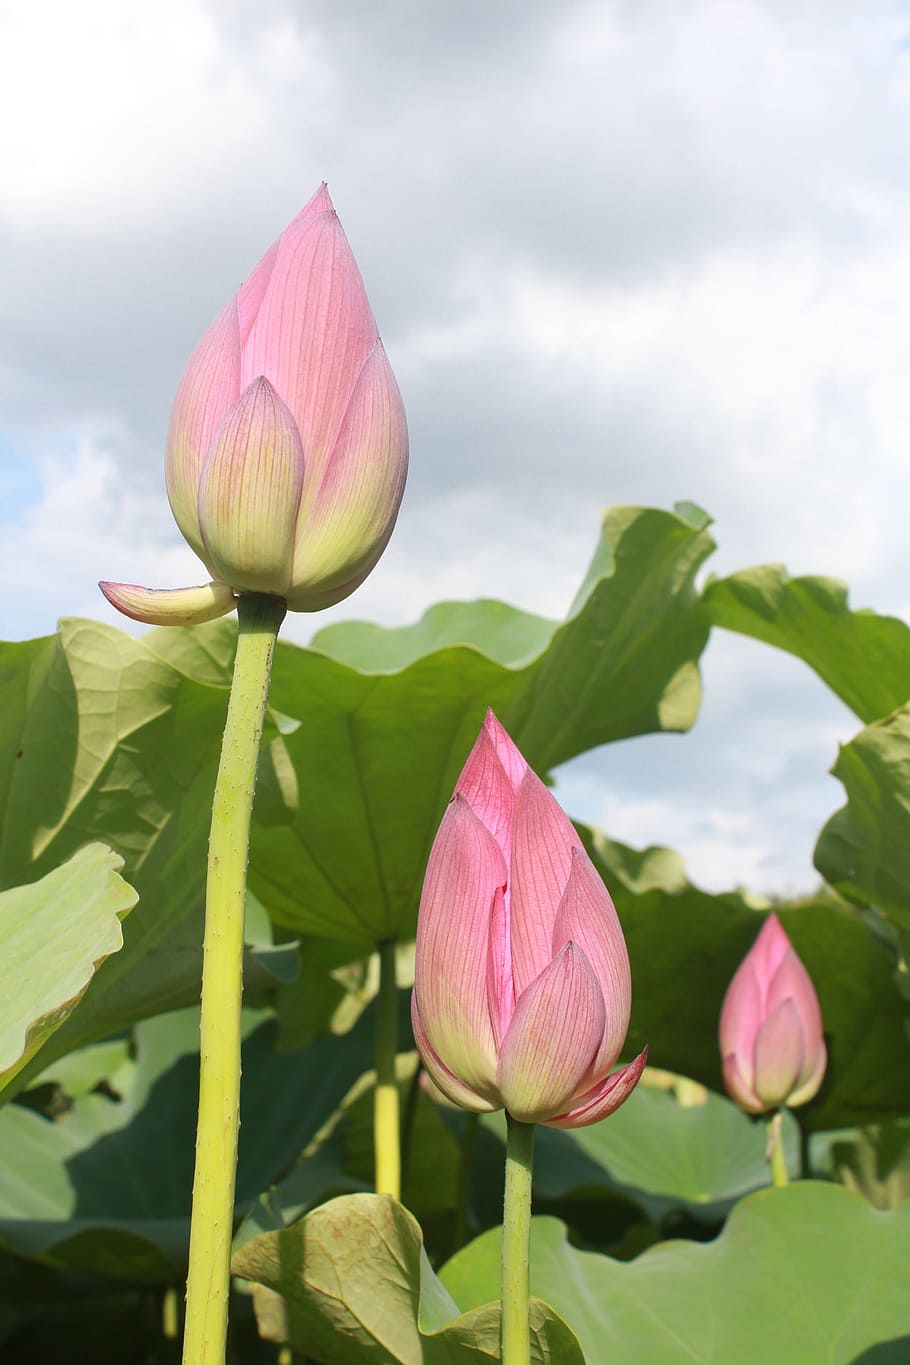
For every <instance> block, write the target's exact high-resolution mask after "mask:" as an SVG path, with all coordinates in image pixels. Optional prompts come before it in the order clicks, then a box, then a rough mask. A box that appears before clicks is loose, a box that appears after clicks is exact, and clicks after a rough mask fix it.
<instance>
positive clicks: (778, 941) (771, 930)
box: [748, 911, 792, 1000]
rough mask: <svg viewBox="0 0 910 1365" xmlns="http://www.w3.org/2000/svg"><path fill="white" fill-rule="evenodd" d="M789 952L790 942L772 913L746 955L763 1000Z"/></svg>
mask: <svg viewBox="0 0 910 1365" xmlns="http://www.w3.org/2000/svg"><path fill="white" fill-rule="evenodd" d="M790 951H792V949H791V947H790V940H789V939H788V938H787V935H786V934H785V933H784V930H783V927H782V925H781V922H780V920H779V919H778V917H777V915H776V914H775V913H774V912H773V911H772V912H771V914H770V915H768V916H767V918H766V919H765V922H764V924H763V925H762V927H761V932H760V933H759V935H758V938H757V939H756V940H755V942H754V943H753V944H752V947H751V948H750V949H749V954H748V955H749V957H750V958H751V960H752V970H753V971H754V972H755V976H756V979H757V981H758V984H759V987H760V988H761V991H762V998H763V1000H766V995H767V991H768V987H769V986H770V984H771V981H772V978H773V977H774V973H775V972H776V971H777V969H778V967H779V966H780V964H781V962H782V961H783V959H784V957H785V956H786V955H787V953H788V952H790Z"/></svg>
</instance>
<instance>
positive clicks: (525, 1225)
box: [501, 1114, 534, 1365]
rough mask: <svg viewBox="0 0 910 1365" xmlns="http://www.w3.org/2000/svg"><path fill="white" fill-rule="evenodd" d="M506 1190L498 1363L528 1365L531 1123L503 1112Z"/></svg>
mask: <svg viewBox="0 0 910 1365" xmlns="http://www.w3.org/2000/svg"><path fill="white" fill-rule="evenodd" d="M506 1118H507V1120H508V1138H507V1139H506V1191H505V1199H504V1201H503V1218H502V1328H501V1332H502V1335H501V1342H502V1353H501V1360H502V1365H530V1360H531V1328H530V1321H529V1317H528V1257H529V1252H530V1246H531V1166H532V1163H533V1160H534V1124H533V1123H519V1121H518V1120H517V1119H513V1118H512V1115H511V1114H507V1115H506Z"/></svg>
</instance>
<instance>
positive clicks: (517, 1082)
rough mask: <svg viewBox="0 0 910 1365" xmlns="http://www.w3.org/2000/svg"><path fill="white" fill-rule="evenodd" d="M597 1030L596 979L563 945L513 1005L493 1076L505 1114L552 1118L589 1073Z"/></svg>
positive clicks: (600, 1008) (578, 954) (600, 1019)
mask: <svg viewBox="0 0 910 1365" xmlns="http://www.w3.org/2000/svg"><path fill="white" fill-rule="evenodd" d="M603 1029H604V1003H603V996H602V995H601V993H600V987H599V986H598V984H597V979H596V977H595V976H594V973H593V971H592V970H591V967H590V964H589V963H588V960H587V958H586V957H585V955H584V953H583V952H582V950H581V949H580V948H579V947H577V946H576V944H574V943H568V944H566V946H565V948H563V949H562V951H561V952H560V953H559V954H558V956H557V957H555V958H554V959H553V961H552V962H551V963H550V964H549V965H548V966H547V967H546V968H545V969H544V971H543V972H542V973H541V975H540V976H539V977H538V978H537V980H536V981H533V982H532V983H531V985H530V986H528V988H527V990H525V991H524V992H523V993H522V994H521V995H519V997H518V1000H517V1002H516V1005H515V1013H514V1014H513V1016H512V1022H511V1024H510V1025H509V1031H508V1033H507V1034H506V1036H505V1039H504V1041H503V1044H502V1050H501V1053H500V1057H499V1072H498V1083H499V1092H500V1094H501V1096H502V1102H503V1104H504V1105H505V1107H506V1109H507V1110H508V1111H509V1113H510V1114H511V1115H512V1116H513V1117H514V1118H516V1119H520V1120H522V1121H523V1122H526V1123H539V1122H543V1121H544V1120H545V1119H547V1118H549V1117H550V1116H551V1115H553V1114H558V1113H559V1112H560V1110H562V1109H563V1108H564V1107H565V1105H566V1104H567V1103H568V1101H569V1099H570V1098H571V1096H572V1095H574V1093H575V1091H576V1090H577V1088H578V1084H579V1082H580V1081H581V1078H582V1077H583V1076H584V1075H585V1074H586V1073H587V1071H588V1069H589V1068H590V1066H591V1062H592V1060H593V1058H594V1056H595V1054H596V1052H597V1049H598V1046H599V1044H600V1040H601V1038H602V1037H603Z"/></svg>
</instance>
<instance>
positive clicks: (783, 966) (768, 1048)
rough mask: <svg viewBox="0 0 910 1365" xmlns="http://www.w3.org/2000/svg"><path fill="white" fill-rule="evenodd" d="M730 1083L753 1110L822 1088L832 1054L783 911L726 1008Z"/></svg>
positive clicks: (723, 1040) (793, 1101)
mask: <svg viewBox="0 0 910 1365" xmlns="http://www.w3.org/2000/svg"><path fill="white" fill-rule="evenodd" d="M720 1052H721V1056H722V1058H723V1063H724V1082H725V1084H726V1087H727V1090H728V1092H729V1094H730V1096H731V1098H732V1099H734V1100H735V1101H736V1103H737V1104H739V1105H741V1107H742V1108H743V1109H745V1110H747V1111H748V1112H749V1113H750V1114H760V1113H762V1112H763V1111H764V1110H766V1109H776V1108H777V1106H778V1105H781V1104H786V1105H789V1106H790V1107H791V1108H792V1107H794V1106H795V1105H798V1104H805V1103H806V1102H807V1101H808V1100H811V1099H812V1098H813V1096H814V1095H815V1094H816V1093H817V1091H818V1088H819V1086H820V1085H821V1083H822V1077H823V1076H824V1074H825V1066H826V1064H827V1060H828V1054H827V1052H826V1050H825V1041H824V1038H823V1037H822V1016H821V1010H820V1009H819V1007H818V996H817V995H816V994H815V987H814V986H813V985H812V981H811V979H810V977H809V973H808V972H807V971H806V969H805V967H804V966H803V964H802V963H801V962H800V960H799V958H798V957H797V956H796V953H795V952H794V950H793V947H792V945H791V943H790V940H789V939H788V938H787V935H786V934H785V933H784V930H783V928H782V926H781V922H780V920H779V919H778V918H777V915H774V914H771V915H769V916H768V918H767V919H766V920H765V923H764V925H763V926H762V931H761V933H760V934H759V936H758V938H757V939H756V940H755V942H754V943H753V945H752V947H751V948H750V949H749V951H748V953H747V954H746V956H745V958H744V959H743V961H742V963H741V964H740V966H739V968H738V969H737V972H736V975H735V976H734V977H733V980H732V981H731V982H730V985H729V987H728V989H727V994H726V996H725V997H724V1003H723V1008H722V1010H721V1014H720Z"/></svg>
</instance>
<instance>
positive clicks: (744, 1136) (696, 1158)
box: [482, 1084, 799, 1237]
mask: <svg viewBox="0 0 910 1365" xmlns="http://www.w3.org/2000/svg"><path fill="white" fill-rule="evenodd" d="M482 1122H483V1124H484V1126H485V1127H486V1128H488V1129H489V1130H491V1131H492V1132H495V1133H496V1134H497V1135H498V1136H499V1138H500V1141H501V1142H502V1143H503V1148H501V1149H500V1152H499V1161H498V1162H497V1167H498V1169H499V1170H500V1172H501V1170H502V1167H503V1165H504V1160H505V1152H504V1143H505V1121H504V1119H503V1117H502V1115H501V1114H490V1115H484V1118H483V1120H482ZM785 1123H786V1128H785V1153H786V1159H787V1166H788V1169H789V1171H790V1174H791V1175H792V1176H795V1175H796V1174H797V1173H798V1170H799V1130H798V1128H797V1125H796V1122H795V1120H794V1119H793V1118H792V1116H790V1115H785ZM766 1141H767V1133H766V1128H765V1123H764V1121H762V1120H754V1119H752V1118H750V1117H749V1116H748V1115H747V1114H744V1113H743V1112H742V1110H740V1109H738V1108H737V1107H736V1105H735V1104H733V1103H732V1102H731V1101H730V1100H727V1099H725V1098H723V1097H721V1096H720V1095H715V1094H713V1093H712V1092H711V1091H707V1092H705V1091H702V1092H701V1095H700V1096H699V1097H698V1098H697V1100H696V1102H694V1103H686V1104H681V1103H680V1102H679V1100H678V1098H677V1096H676V1094H675V1093H674V1092H673V1091H672V1090H664V1089H656V1088H654V1087H652V1086H651V1085H644V1084H640V1085H639V1086H638V1087H637V1089H636V1090H635V1091H634V1092H633V1093H632V1095H631V1096H630V1097H629V1099H628V1100H626V1102H625V1104H623V1105H622V1106H621V1107H620V1108H619V1109H617V1110H616V1112H615V1114H611V1115H610V1118H609V1120H607V1121H605V1122H603V1123H595V1124H592V1125H591V1126H590V1127H588V1128H577V1129H573V1130H571V1131H570V1130H559V1129H555V1128H543V1127H540V1128H538V1130H537V1136H536V1139H535V1145H534V1198H535V1201H536V1204H537V1206H538V1207H540V1208H541V1210H542V1211H546V1212H551V1213H559V1214H560V1216H561V1217H564V1218H566V1220H567V1221H568V1222H570V1223H574V1222H575V1221H576V1219H575V1214H576V1213H579V1214H581V1215H583V1216H584V1221H585V1224H586V1227H588V1228H589V1229H593V1228H596V1224H597V1220H598V1218H599V1217H601V1216H602V1215H599V1214H598V1206H599V1205H602V1204H604V1203H606V1204H608V1205H610V1204H612V1203H613V1201H614V1198H615V1196H616V1195H621V1196H623V1197H624V1198H625V1199H626V1200H628V1201H629V1202H631V1203H633V1204H637V1205H638V1207H639V1208H640V1209H642V1210H643V1211H644V1212H645V1213H646V1214H647V1215H648V1217H649V1218H650V1219H651V1220H652V1221H653V1222H655V1223H660V1222H663V1221H664V1220H666V1219H667V1218H668V1217H669V1216H672V1215H675V1214H679V1213H685V1214H687V1215H688V1216H690V1217H694V1218H695V1219H697V1220H698V1221H704V1222H715V1223H716V1222H720V1221H721V1220H722V1219H723V1217H724V1216H725V1215H726V1214H727V1212H728V1211H729V1209H730V1208H731V1206H732V1205H733V1204H734V1203H735V1202H736V1200H737V1199H739V1198H741V1196H742V1195H744V1194H746V1193H748V1192H750V1191H751V1190H755V1189H760V1188H762V1187H763V1186H765V1185H767V1184H769V1183H770V1179H771V1175H770V1170H769V1167H768V1163H767V1160H766V1158H765V1146H766ZM557 1205H558V1206H559V1207H558V1208H557V1207H555V1206H557ZM497 1221H498V1220H497ZM588 1235H589V1237H590V1231H589V1233H588Z"/></svg>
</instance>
